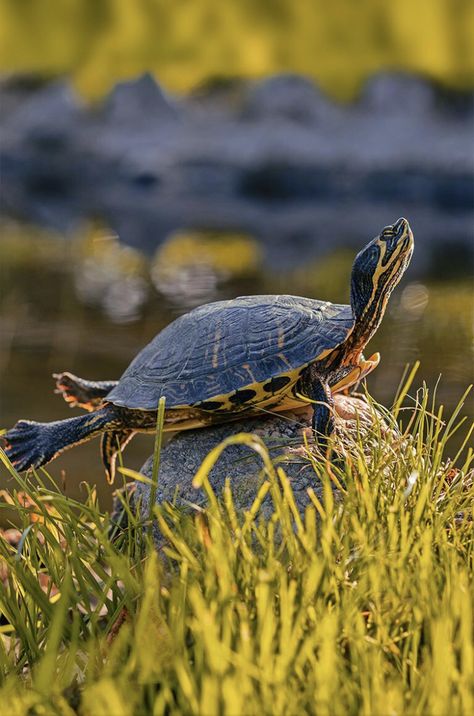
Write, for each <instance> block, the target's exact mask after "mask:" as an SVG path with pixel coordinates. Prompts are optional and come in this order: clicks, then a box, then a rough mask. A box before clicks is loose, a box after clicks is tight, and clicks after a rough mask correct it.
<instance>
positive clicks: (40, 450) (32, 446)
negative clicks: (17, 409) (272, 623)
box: [2, 420, 54, 472]
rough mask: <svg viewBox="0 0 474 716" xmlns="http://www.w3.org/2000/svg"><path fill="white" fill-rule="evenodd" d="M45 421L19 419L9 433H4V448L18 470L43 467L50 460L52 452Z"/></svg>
mask: <svg viewBox="0 0 474 716" xmlns="http://www.w3.org/2000/svg"><path fill="white" fill-rule="evenodd" d="M46 428H47V426H46V425H45V424H44V423H36V422H34V421H33V420H19V421H18V422H17V423H16V425H15V426H14V427H13V428H12V429H11V430H9V431H8V432H7V433H5V434H4V435H2V442H3V448H4V450H5V453H6V455H7V457H8V459H9V460H10V462H11V463H12V465H13V467H14V468H15V469H16V470H18V472H23V471H24V470H28V469H29V468H31V467H41V466H42V465H45V464H46V463H47V462H49V461H50V460H51V459H52V457H53V456H54V454H50V453H51V448H50V441H49V435H48V433H47V432H46V433H45V430H46Z"/></svg>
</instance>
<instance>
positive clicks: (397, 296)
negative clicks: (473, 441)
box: [0, 221, 474, 506]
mask: <svg viewBox="0 0 474 716" xmlns="http://www.w3.org/2000/svg"><path fill="white" fill-rule="evenodd" d="M352 259H353V251H352V250H339V251H337V252H334V253H332V254H329V255H326V256H325V257H324V258H321V259H319V260H314V259H312V260H311V262H308V263H307V264H306V267H305V268H304V269H297V270H288V271H284V270H281V271H279V272H276V271H275V269H271V270H270V269H269V268H268V267H267V266H266V263H265V261H264V259H263V256H262V253H261V252H260V250H259V246H258V244H257V243H256V242H255V241H254V240H253V239H252V237H250V236H245V235H242V234H233V235H227V236H219V235H218V234H212V235H209V234H199V233H194V232H186V233H181V234H179V235H175V236H174V237H171V239H170V240H169V241H168V242H167V243H166V244H165V245H164V246H163V247H162V248H160V249H159V251H158V252H157V254H155V256H154V257H152V258H145V257H144V256H143V255H141V254H140V253H139V252H136V251H134V250H132V249H130V248H128V247H124V246H123V245H121V244H120V241H119V240H118V238H117V237H116V236H115V235H114V234H113V233H112V232H110V230H108V229H107V227H104V226H101V225H99V224H97V223H90V224H84V226H83V228H82V229H81V230H80V231H78V232H77V234H76V236H75V237H73V238H71V237H69V238H66V237H64V236H60V235H55V234H50V233H47V232H45V231H43V230H39V229H37V228H34V227H28V226H26V225H23V224H19V223H15V222H11V221H9V222H8V223H4V224H3V226H2V242H1V244H0V264H1V266H2V282H1V286H2V292H1V303H0V321H1V351H0V381H1V385H2V399H1V405H0V409H1V413H0V426H1V427H5V428H8V427H10V426H11V425H12V424H13V423H14V422H15V421H16V420H17V419H19V418H29V419H32V420H41V421H51V420H59V419H61V418H65V417H70V416H71V415H72V414H77V413H76V411H71V410H70V409H69V408H68V407H67V405H66V404H65V403H64V402H63V401H62V400H61V398H60V397H59V396H57V395H54V392H53V387H54V385H53V380H52V377H51V374H52V373H53V372H58V371H63V370H68V371H71V372H73V373H75V374H77V375H80V376H83V377H86V378H91V379H114V378H118V377H119V376H120V375H121V373H122V372H123V370H124V369H125V368H126V367H127V365H128V363H129V362H130V360H131V359H132V358H133V357H134V356H135V355H136V353H137V352H138V351H139V350H140V349H141V348H142V347H143V346H144V345H145V344H146V343H147V342H148V341H149V340H150V339H151V338H153V336H154V335H155V334H156V333H157V332H158V331H159V330H160V329H162V328H163V327H164V326H165V325H167V324H168V323H169V322H170V321H172V320H173V319H174V318H176V317H177V316H178V315H180V314H181V313H183V312H185V311H187V310H189V309H190V308H192V307H193V306H195V305H198V304H200V303H205V302H207V301H212V300H217V299H221V298H232V297H234V296H237V295H243V294H258V293H290V294H297V295H306V296H310V297H314V298H320V299H325V300H331V301H337V302H347V301H348V300H349V275H350V268H351V263H352ZM472 312H473V300H472V285H471V284H470V282H469V281H467V280H465V281H463V282H460V281H458V282H456V281H446V282H442V281H437V282H434V281H423V282H421V281H420V280H419V279H417V278H416V277H414V276H412V275H410V270H409V271H408V272H407V274H406V275H405V277H404V279H403V280H402V283H401V284H400V286H399V287H398V288H397V290H396V292H395V293H394V294H393V296H392V299H391V300H390V303H389V307H388V310H387V314H386V316H385V319H384V321H383V324H382V326H381V327H380V329H379V331H378V332H377V334H376V336H375V337H374V338H373V339H372V341H371V343H370V346H369V349H368V350H369V351H370V352H375V351H376V350H378V351H380V353H381V354H382V362H381V365H380V366H379V367H378V369H377V370H376V371H375V372H374V373H373V374H372V375H371V376H370V377H369V380H368V385H369V389H370V391H371V393H372V394H373V395H374V396H375V397H376V398H377V399H378V400H380V401H381V402H383V403H385V404H387V405H389V404H390V402H391V400H392V399H393V396H394V394H395V391H396V388H397V385H398V383H399V381H400V378H401V376H402V373H403V370H404V367H405V365H406V364H413V362H414V361H415V360H420V361H421V369H420V371H419V374H418V377H417V381H416V385H418V386H419V385H421V383H422V382H426V383H427V384H428V385H429V386H431V387H433V386H435V385H436V383H437V381H438V378H439V376H440V375H442V378H441V380H440V382H439V386H438V396H439V400H440V402H443V403H444V404H445V405H446V411H447V414H449V413H450V411H452V409H453V408H454V406H455V405H456V404H457V401H458V399H459V397H460V396H461V394H462V393H463V391H464V389H465V387H466V385H467V384H468V383H469V382H470V381H472V379H473V375H472V366H473V360H472V359H473V330H472V315H473V313H472ZM411 392H412V394H414V392H415V390H414V389H413V390H412V391H411ZM473 408H474V406H473V404H472V401H471V402H469V403H468V404H467V406H466V409H465V412H466V414H467V415H470V416H471V417H472V415H473V414H474V409H473ZM455 445H456V443H453V449H454V447H455ZM98 447H99V445H98V441H97V440H94V441H92V442H91V443H88V444H84V445H81V446H78V447H77V448H74V449H73V450H71V451H68V452H66V453H65V454H63V455H62V456H60V457H59V458H58V459H57V460H55V461H54V463H51V465H50V467H49V470H50V472H51V473H52V475H53V476H54V477H55V478H56V479H58V480H62V481H63V483H64V485H65V489H66V491H67V493H68V494H70V495H71V496H74V497H78V496H79V495H80V492H81V483H82V482H83V481H84V482H88V483H96V484H97V485H98V486H99V493H100V495H101V499H102V500H103V503H104V506H108V505H109V504H110V490H109V489H108V488H107V487H106V486H105V479H104V476H103V472H102V467H101V462H100V457H99V450H98ZM151 451H152V438H150V437H147V436H138V437H137V438H135V439H134V440H133V442H132V443H131V445H130V446H129V447H128V448H127V450H126V453H125V459H126V464H127V466H129V467H133V468H139V467H140V466H141V464H142V463H143V462H144V461H145V459H146V458H147V457H148V455H149V454H150V453H151ZM4 481H5V478H3V480H2V481H1V482H0V485H1V486H4V485H3V484H2V482H3V483H4Z"/></svg>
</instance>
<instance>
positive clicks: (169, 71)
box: [0, 0, 474, 99]
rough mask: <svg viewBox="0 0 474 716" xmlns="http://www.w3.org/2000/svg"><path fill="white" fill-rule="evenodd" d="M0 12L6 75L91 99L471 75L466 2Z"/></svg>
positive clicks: (89, 6)
mask: <svg viewBox="0 0 474 716" xmlns="http://www.w3.org/2000/svg"><path fill="white" fill-rule="evenodd" d="M0 11H1V16H2V21H1V23H0V70H1V71H3V72H35V73H40V74H45V75H47V74H53V75H56V74H63V73H68V74H71V75H72V77H73V79H74V81H75V83H76V84H77V86H78V87H79V88H80V90H81V91H82V92H84V93H85V94H86V95H88V96H89V97H94V96H100V95H101V94H102V93H104V92H105V91H107V90H108V89H109V88H110V86H111V85H112V84H113V83H115V82H116V81H117V80H118V79H122V78H124V77H130V76H133V75H136V74H137V73H140V72H142V71H143V70H151V71H153V72H156V73H157V75H158V76H159V79H160V81H162V82H163V83H164V85H165V86H167V87H169V88H171V89H176V90H186V89H189V88H190V87H193V86H195V85H197V84H200V83H202V82H203V81H207V80H209V79H213V78H214V79H217V78H221V79H222V78H225V77H235V76H247V77H258V76H264V75H266V74H269V73H276V72H288V71H291V72H299V73H303V74H307V75H311V76H313V77H314V78H315V79H316V80H317V81H318V82H319V83H320V85H321V87H322V88H323V89H324V90H326V91H327V92H329V93H330V94H332V95H333V96H335V97H337V98H340V99H347V98H350V97H351V96H353V95H354V94H355V93H356V92H357V90H358V88H359V87H360V84H361V82H362V81H363V80H364V79H365V77H366V76H367V75H368V74H370V73H372V72H374V71H376V70H378V69H380V68H397V69H401V70H412V71H416V72H420V73H424V74H427V75H429V76H432V77H433V78H435V79H437V80H438V81H440V82H442V83H446V84H449V85H452V86H456V87H460V88H463V87H467V86H472V84H473V78H474V53H473V52H472V47H473V46H474V4H473V3H471V2H469V0H416V2H415V3H414V2H412V0H397V2H393V3H388V2H384V1H383V0H360V1H359V2H354V0H336V2H332V3H326V2H325V0H298V2H293V3H292V2H289V1H288V0H260V2H258V3H255V2H252V1H251V0H227V2H225V3H222V2H219V1H218V0H180V1H179V2H174V3H171V2H169V1H166V0H133V1H132V0H27V1H26V0H22V1H21V2H19V1H18V0H0Z"/></svg>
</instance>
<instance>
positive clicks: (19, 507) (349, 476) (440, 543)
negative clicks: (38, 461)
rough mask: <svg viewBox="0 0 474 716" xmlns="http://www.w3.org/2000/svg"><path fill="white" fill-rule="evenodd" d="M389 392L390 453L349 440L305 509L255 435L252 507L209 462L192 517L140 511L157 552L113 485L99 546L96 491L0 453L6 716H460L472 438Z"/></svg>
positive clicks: (471, 675) (471, 658) (471, 680)
mask: <svg viewBox="0 0 474 716" xmlns="http://www.w3.org/2000/svg"><path fill="white" fill-rule="evenodd" d="M405 393H406V390H402V391H401V392H400V394H399V396H398V399H397V400H396V402H395V405H394V412H393V414H394V416H395V417H396V418H397V420H398V421H399V422H400V423H401V424H402V430H403V431H404V440H403V442H402V443H401V445H403V448H400V449H399V453H398V454H397V455H396V456H395V457H396V459H393V457H394V456H393V455H392V456H391V459H390V460H387V452H386V451H385V450H383V449H381V437H380V435H379V436H378V438H377V439H374V440H372V441H370V440H369V441H367V440H366V441H365V442H363V441H362V439H361V438H358V439H357V438H354V441H353V445H352V449H351V450H350V451H348V453H347V456H346V457H345V458H344V461H343V463H338V464H337V466H336V465H333V466H332V467H329V466H328V465H324V464H315V466H314V469H315V484H316V481H321V482H322V484H323V497H322V498H321V499H318V498H317V497H316V493H313V494H312V501H311V506H310V507H308V509H307V511H306V514H305V515H304V516H303V517H302V518H300V516H299V515H298V513H297V512H295V508H294V504H293V501H292V495H291V487H290V485H289V483H288V481H287V480H286V479H285V474H284V473H283V471H282V470H281V468H277V467H275V466H273V465H272V464H271V461H270V460H269V458H268V455H266V454H265V453H264V451H263V448H262V446H261V445H260V444H259V443H258V441H255V440H253V442H252V444H253V445H254V447H255V448H256V449H258V450H259V451H260V452H261V453H262V456H263V458H264V465H265V467H264V469H263V473H262V488H261V490H260V493H259V495H256V498H255V503H254V505H253V506H252V508H251V509H250V510H249V511H248V512H245V513H239V512H238V511H237V510H236V509H235V506H234V503H233V500H232V480H230V481H229V483H228V488H227V489H226V492H225V494H224V495H223V496H216V495H214V494H213V493H212V488H211V487H210V485H209V482H208V480H207V479H206V470H207V469H208V467H209V465H210V462H211V461H212V458H210V459H209V460H208V461H207V463H205V464H204V467H203V468H202V469H201V471H200V474H199V476H198V480H199V481H200V482H201V483H202V484H203V486H204V489H206V490H207V491H208V496H209V507H208V509H207V511H206V512H205V513H202V512H197V513H196V514H195V515H194V514H191V515H189V514H187V515H185V514H182V513H181V512H180V511H179V510H178V509H177V508H176V507H175V506H173V505H163V506H161V507H160V508H159V509H157V510H156V514H155V518H156V519H158V521H159V524H160V527H161V529H162V531H163V532H164V533H165V534H167V535H168V539H169V546H168V547H167V548H166V550H165V554H163V555H161V557H158V556H157V554H156V553H155V550H154V549H153V548H152V547H151V546H150V543H149V541H148V540H149V530H148V529H146V528H147V525H144V524H143V523H140V522H139V520H138V518H137V517H136V516H135V514H134V512H133V511H132V509H131V507H130V497H129V496H128V493H124V494H123V496H122V501H123V509H124V510H125V512H126V513H127V514H128V523H127V524H125V525H124V526H122V527H115V538H114V540H113V541H111V539H110V529H111V518H110V516H109V515H106V514H103V513H102V512H101V511H100V509H99V507H98V505H97V501H96V495H95V492H94V490H93V489H92V488H88V495H87V499H86V501H85V503H84V504H81V503H78V502H75V501H73V500H71V499H69V498H66V497H65V496H64V495H62V494H61V492H60V490H59V489H58V488H57V487H56V486H55V485H54V483H53V482H52V480H51V479H50V478H49V477H48V475H47V473H46V472H45V471H41V472H40V473H39V474H38V475H37V481H36V482H33V481H32V480H30V479H25V478H22V477H21V476H20V475H18V474H17V473H16V472H15V471H14V469H13V468H12V467H11V466H10V465H9V464H8V461H7V460H6V458H5V457H4V456H3V457H2V459H3V462H4V463H5V465H6V467H7V469H8V470H9V472H10V475H11V485H12V487H11V489H10V490H9V492H8V494H7V493H4V496H3V497H4V503H5V506H6V508H8V509H9V510H10V511H11V510H12V509H13V510H14V513H15V516H16V520H17V523H19V531H20V533H21V536H20V535H17V539H16V540H13V539H12V540H11V541H12V542H14V544H10V543H9V541H8V540H7V539H6V537H7V536H8V534H9V533H6V536H5V537H4V538H3V539H1V538H0V555H1V557H0V560H1V561H0V576H1V579H2V582H3V586H2V582H0V615H1V623H0V682H1V694H0V699H1V701H0V703H1V704H2V712H3V713H5V714H7V713H8V714H11V715H12V716H17V715H18V716H23V715H25V716H26V714H28V715H29V716H30V715H36V714H37V715H38V716H39V715H40V714H41V715H42V714H47V715H49V714H64V715H69V714H76V713H79V714H82V715H83V716H115V715H117V716H119V715H120V716H121V715H123V716H135V715H136V714H203V715H204V716H207V715H212V714H232V715H234V714H235V715H240V714H272V715H273V714H285V715H286V714H302V713H308V714H313V713H314V714H318V715H319V714H322V715H324V714H331V715H333V714H341V715H342V714H344V715H345V714H371V715H372V714H374V715H382V714H440V715H444V714H448V713H449V714H471V713H474V647H473V608H472V604H473V594H474V589H473V575H472V563H473V556H474V550H473V547H474V541H473V536H474V534H473V529H472V525H473V522H472V520H473V503H474V501H473V497H474V488H473V484H472V471H471V464H472V459H473V453H472V450H471V449H469V448H468V447H467V445H468V441H469V439H470V434H471V433H472V429H471V430H469V428H468V426H467V425H466V422H465V421H463V420H462V419H461V418H460V414H461V413H460V411H461V407H459V410H457V411H455V414H454V415H453V417H452V418H451V419H450V420H449V421H447V422H445V423H444V422H443V421H442V410H441V409H440V408H437V407H436V405H435V401H434V399H432V398H431V397H430V396H429V394H428V391H426V390H423V391H421V392H420V393H419V394H418V395H417V397H416V400H415V402H414V404H413V407H412V408H410V409H409V410H402V409H401V407H400V406H401V405H402V402H403V397H404V394H405ZM389 419H390V418H389ZM460 433H463V434H464V449H462V450H460V451H459V452H458V454H457V456H455V459H454V458H453V459H451V460H450V459H448V458H446V454H447V451H448V452H449V449H450V441H451V439H452V436H453V434H456V436H457V437H458V436H459V434H460ZM375 437H377V436H375ZM124 472H127V471H124ZM334 477H336V478H337V480H338V481H339V482H341V483H342V484H343V485H344V490H345V493H344V498H343V500H341V501H337V500H335V499H334V493H333V490H332V489H331V484H332V479H333V478H334ZM265 491H270V493H271V495H272V499H273V502H274V506H275V511H274V514H273V517H272V518H271V519H270V520H268V521H265V520H263V519H262V518H261V517H260V516H259V504H260V501H261V498H262V495H263V493H264V492H265ZM18 537H20V539H18Z"/></svg>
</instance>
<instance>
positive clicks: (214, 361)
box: [212, 328, 222, 368]
mask: <svg viewBox="0 0 474 716" xmlns="http://www.w3.org/2000/svg"><path fill="white" fill-rule="evenodd" d="M221 335H222V334H221V329H220V328H218V329H217V331H216V337H215V341H214V348H213V351H212V367H213V368H217V367H218V365H219V355H218V354H219V344H220V341H221Z"/></svg>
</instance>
